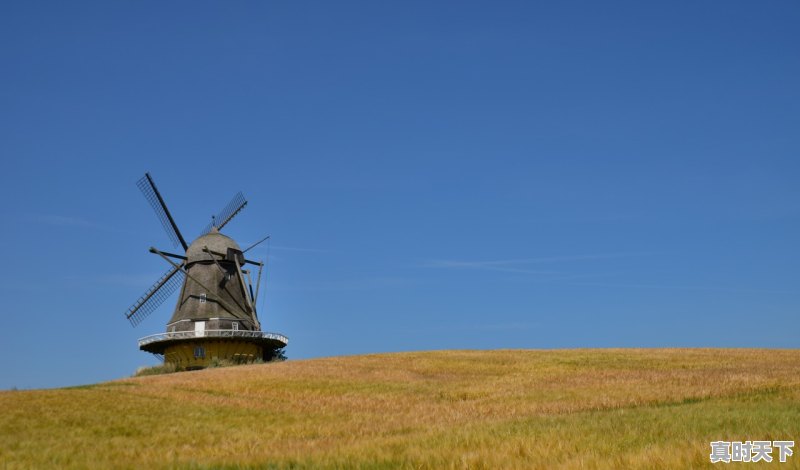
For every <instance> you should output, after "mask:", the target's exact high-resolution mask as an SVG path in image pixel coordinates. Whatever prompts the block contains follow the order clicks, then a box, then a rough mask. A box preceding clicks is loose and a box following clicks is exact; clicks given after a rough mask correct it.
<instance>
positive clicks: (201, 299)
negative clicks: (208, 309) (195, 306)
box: [200, 294, 206, 304]
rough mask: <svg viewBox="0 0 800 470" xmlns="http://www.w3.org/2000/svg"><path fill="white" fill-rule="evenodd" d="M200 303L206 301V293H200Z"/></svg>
mask: <svg viewBox="0 0 800 470" xmlns="http://www.w3.org/2000/svg"><path fill="white" fill-rule="evenodd" d="M200 303H201V304H204V303H206V295H205V294H200Z"/></svg>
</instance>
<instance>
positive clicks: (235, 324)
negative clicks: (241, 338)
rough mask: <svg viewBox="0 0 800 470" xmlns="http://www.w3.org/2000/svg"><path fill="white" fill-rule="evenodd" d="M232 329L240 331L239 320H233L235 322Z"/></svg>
mask: <svg viewBox="0 0 800 470" xmlns="http://www.w3.org/2000/svg"><path fill="white" fill-rule="evenodd" d="M231 329H232V330H233V331H239V322H233V323H231Z"/></svg>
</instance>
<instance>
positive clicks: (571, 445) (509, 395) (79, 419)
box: [0, 349, 800, 469]
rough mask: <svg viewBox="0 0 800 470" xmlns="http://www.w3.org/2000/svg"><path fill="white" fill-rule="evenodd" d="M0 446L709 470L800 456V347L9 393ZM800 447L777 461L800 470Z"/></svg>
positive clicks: (546, 358) (349, 360) (83, 454)
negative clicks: (768, 454)
mask: <svg viewBox="0 0 800 470" xmlns="http://www.w3.org/2000/svg"><path fill="white" fill-rule="evenodd" d="M0 440H1V441H2V443H1V444H0V468H2V469H6V468H8V469H12V468H30V467H35V468H63V467H74V468H98V467H104V468H431V469H438V468H589V469H591V468H700V467H711V466H712V465H711V464H710V463H709V459H708V454H709V450H710V448H709V441H712V440H728V441H745V440H795V441H796V442H797V444H798V445H800V351H798V350H752V349H725V350H723V349H624V350H623V349H617V350H565V351H530V350H502V351H436V352H419V353H399V354H380V355H367V356H351V357H337V358H328V359H314V360H306V361H287V362H283V363H271V364H263V365H253V366H240V367H230V368H223V369H209V370H204V371H196V372H182V373H176V374H169V375H160V376H149V377H138V378H129V379H124V380H119V381H114V382H108V383H101V384H96V385H89V386H83V387H74V388H66V389H57V390H32V391H6V392H0ZM794 450H795V455H794V456H792V457H789V459H788V462H787V463H785V464H779V463H777V450H776V451H775V452H774V454H775V463H772V464H768V466H770V467H773V466H774V467H776V468H800V450H798V448H797V446H795V449H794ZM1 464H5V466H3V465H1ZM738 465H743V466H745V468H751V467H754V468H759V467H761V466H762V464H738ZM716 466H717V467H725V468H727V466H726V465H725V464H716ZM733 466H737V465H733Z"/></svg>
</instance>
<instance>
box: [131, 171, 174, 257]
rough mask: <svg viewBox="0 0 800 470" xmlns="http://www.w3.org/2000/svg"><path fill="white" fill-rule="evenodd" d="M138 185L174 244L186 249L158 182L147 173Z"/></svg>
mask: <svg viewBox="0 0 800 470" xmlns="http://www.w3.org/2000/svg"><path fill="white" fill-rule="evenodd" d="M136 186H138V187H139V190H140V191H141V192H142V194H144V197H145V199H147V202H149V203H150V205H151V206H152V207H153V210H154V211H155V212H156V215H157V216H158V220H159V221H161V225H162V226H163V227H164V230H165V231H166V232H167V236H169V238H170V240H172V244H173V246H175V248H177V247H178V246H183V249H184V250H185V249H186V247H187V245H186V241H184V239H183V236H182V235H181V233H180V231H178V227H177V225H175V221H173V220H172V216H171V215H170V214H169V210H167V206H166V204H165V203H164V200H163V199H162V198H161V195H160V194H159V192H158V189H157V188H156V184H155V182H153V179H152V178H151V177H150V174H149V173H145V175H144V176H142V178H141V179H140V180H139V181H137V182H136Z"/></svg>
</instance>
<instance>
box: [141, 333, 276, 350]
mask: <svg viewBox="0 0 800 470" xmlns="http://www.w3.org/2000/svg"><path fill="white" fill-rule="evenodd" d="M191 338H259V339H261V338H263V339H274V340H277V341H280V342H282V343H283V344H284V345H286V344H288V343H289V338H287V337H286V336H283V335H282V334H279V333H267V332H266V331H249V330H204V331H194V330H190V331H168V332H166V333H158V334H155V335H150V336H145V337H144V338H141V339H140V340H139V347H142V346H144V345H147V344H150V343H155V342H157V341H168V340H173V339H191Z"/></svg>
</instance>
